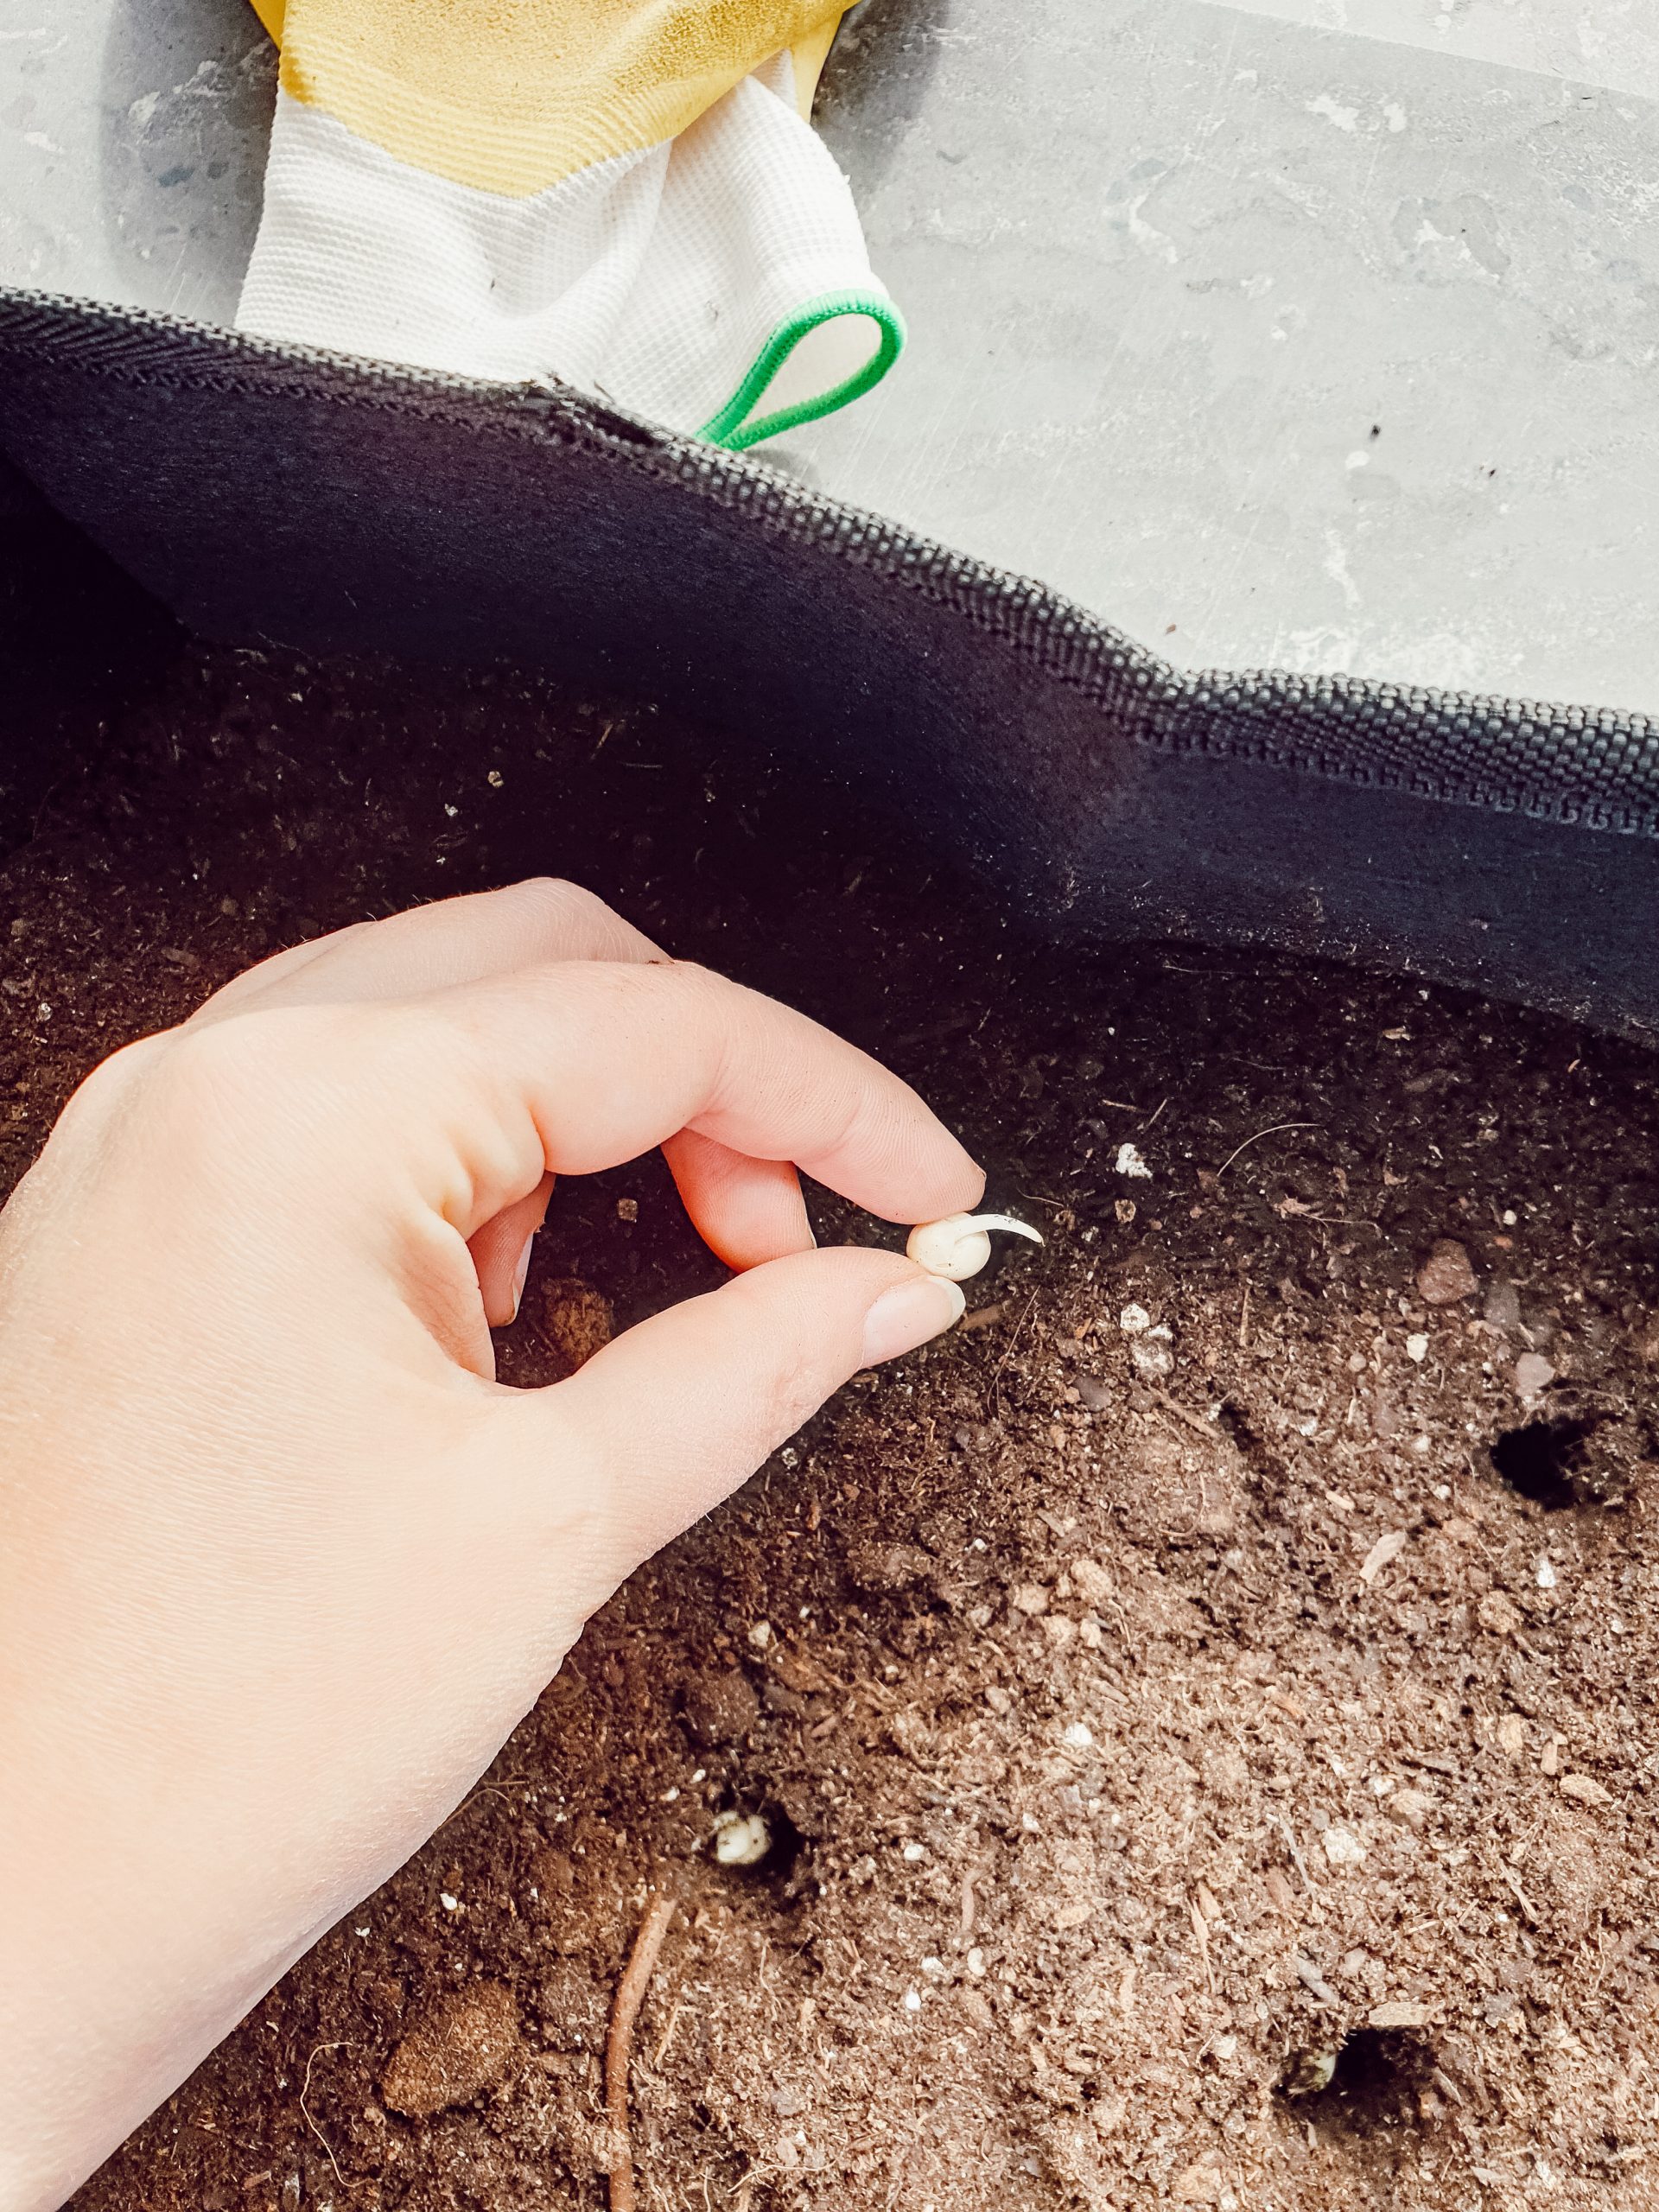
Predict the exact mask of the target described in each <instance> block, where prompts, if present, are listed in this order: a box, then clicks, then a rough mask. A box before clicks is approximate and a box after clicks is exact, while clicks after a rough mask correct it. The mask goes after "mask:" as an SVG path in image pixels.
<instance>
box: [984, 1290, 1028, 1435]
mask: <svg viewBox="0 0 1659 2212" xmlns="http://www.w3.org/2000/svg"><path fill="white" fill-rule="evenodd" d="M1036 1303H1037V1293H1036V1292H1035V1291H1034V1290H1033V1292H1032V1294H1031V1296H1030V1297H1029V1298H1028V1299H1027V1300H1026V1310H1025V1312H1024V1313H1022V1314H1021V1315H1020V1319H1018V1320H1017V1321H1016V1322H1015V1323H1014V1327H1013V1329H1012V1330H1011V1331H1010V1332H1009V1335H1008V1341H1007V1344H1005V1345H1004V1346H1003V1347H1002V1357H1001V1359H999V1360H998V1361H997V1363H996V1372H995V1375H993V1376H992V1377H991V1388H990V1393H989V1401H990V1402H989V1408H988V1418H989V1419H990V1420H992V1421H995V1420H996V1419H998V1417H999V1414H998V1408H1000V1406H1001V1387H1002V1370H1003V1369H1004V1368H1005V1367H1006V1366H1007V1363H1008V1362H1009V1361H1010V1360H1011V1359H1012V1358H1013V1357H1014V1346H1015V1345H1016V1344H1018V1343H1019V1341H1020V1333H1021V1332H1022V1331H1023V1330H1024V1328H1025V1325H1026V1324H1027V1321H1029V1320H1030V1319H1031V1315H1032V1308H1033V1306H1035V1305H1036Z"/></svg>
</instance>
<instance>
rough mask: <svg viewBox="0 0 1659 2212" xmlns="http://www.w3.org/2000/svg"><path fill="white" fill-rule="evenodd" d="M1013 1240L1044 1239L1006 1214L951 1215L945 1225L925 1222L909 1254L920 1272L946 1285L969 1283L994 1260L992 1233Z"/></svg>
mask: <svg viewBox="0 0 1659 2212" xmlns="http://www.w3.org/2000/svg"><path fill="white" fill-rule="evenodd" d="M994 1229H995V1230H1001V1231H1002V1232H1003V1233H1004V1234H1005V1235H1007V1236H1028V1237H1029V1238H1030V1239H1031V1241H1032V1243H1033V1244H1040V1243H1042V1241H1043V1240H1042V1238H1041V1236H1039V1234H1038V1232H1037V1231H1036V1230H1034V1229H1033V1227H1032V1226H1031V1224H1030V1223H1029V1222H1024V1221H1015V1220H1014V1217H1013V1216H1012V1215H1011V1214H1006V1213H949V1214H946V1216H945V1217H944V1220H943V1221H925V1222H923V1223H921V1224H919V1225H918V1227H917V1228H915V1229H912V1230H911V1232H910V1241H909V1243H907V1244H906V1247H905V1250H906V1254H907V1255H908V1256H909V1257H910V1258H911V1259H912V1260H914V1262H916V1264H917V1266H918V1268H926V1269H927V1272H928V1273H929V1274H931V1275H942V1276H943V1277H944V1280H945V1281H946V1282H966V1281H967V1280H968V1278H969V1275H976V1274H978V1273H979V1271H980V1269H981V1268H982V1267H983V1266H984V1265H985V1262H987V1261H988V1259H989V1258H990V1256H991V1239H990V1231H991V1230H994Z"/></svg>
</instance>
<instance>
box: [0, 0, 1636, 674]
mask: <svg viewBox="0 0 1659 2212" xmlns="http://www.w3.org/2000/svg"><path fill="white" fill-rule="evenodd" d="M1016 25H1017V27H1016ZM271 83H272V69H271V61H270V54H269V52H268V51H267V49H266V48H265V45H264V40H263V37H262V36H261V35H260V34H259V32H258V29H257V24H255V22H254V21H253V18H252V16H251V11H249V10H246V8H245V5H244V4H243V0H0V278H4V279H5V280H7V281H10V282H11V283H21V284H29V285H39V286H44V287H46V288H47V289H57V290H64V291H70V292H74V293H79V294H90V295H92V296H99V297H104V298H111V299H116V300H120V301H125V302H134V303H138V304H143V305H149V306H156V307H163V308H169V309H172V310H174V311H175V312H179V313H181V314H186V315H194V316H197V317H200V318H201V319H203V320H206V321H226V320H228V319H229V316H230V314H231V312H232V308H233V302H234V299H235V294H236V289H237V285H238V281H239V276H240V271H241V268H242V266H243V265H244V264H245V259H246V256H247V252H248V250H249V247H250V245H251V238H252V233H253V227H254V225H255V223H256V222H257V208H258V197H259V174H260V164H261V160H262V155H263V133H264V126H265V121H266V118H267V115H268V111H269V106H270V98H271ZM822 119H823V128H824V131H825V135H826V137H828V139H829V143H830V144H831V145H832V147H833V148H834V149H835V150H836V154H837V156H839V157H840V159H841V160H842V163H843V165H844V166H845V167H846V168H848V170H849V173H850V175H852V177H853V180H854V182H855V188H856V189H857V192H858V194H859V197H860V200H861V206H862V207H863V209H864V213H865V217H866V221H867V224H868V230H869V232H870V237H871V242H872V247H873V251H874V258H875V261H876V264H877V266H878V267H879V268H880V270H881V271H882V273H883V274H884V276H885V277H887V280H888V282H889V283H890V284H891V285H892V287H893V290H894V292H895V294H896V296H898V298H899V301H900V302H901V304H902V305H903V306H904V308H905V309H906V314H907V315H908V317H909V319H910V322H911V327H912V346H911V350H910V352H909V354H908V355H907V357H906V359H905V361H904V362H903V363H901V365H900V366H899V370H898V371H897V372H895V374H894V376H893V378H891V379H890V380H889V382H888V384H887V385H886V386H885V387H884V388H883V389H882V390H881V391H879V392H878V393H876V394H875V395H874V396H873V397H871V398H869V399H867V400H865V401H864V402H862V403H861V404H860V405H859V406H858V407H857V408H855V409H854V410H850V411H849V413H847V414H846V415H844V416H840V417H838V418H836V419H835V420H833V421H832V422H830V423H825V424H821V425H818V426H816V427H815V428H814V429H811V430H810V431H808V432H804V433H801V434H798V435H796V436H795V437H794V438H792V439H791V440H790V441H789V442H788V444H787V447H786V448H785V449H784V450H781V451H779V450H777V449H768V450H769V452H770V454H771V458H772V460H773V461H774V462H776V463H777V464H778V465H780V466H783V467H789V468H791V469H793V470H795V471H797V472H798V473H799V474H802V475H803V476H804V477H806V478H808V479H809V480H811V481H813V482H815V483H817V484H819V485H821V486H823V487H824V488H825V489H827V490H829V491H831V492H833V493H836V494H837V495H839V496H842V497H844V498H847V499H852V500H854V501H855V502H857V503H859V504H861V505H867V506H870V507H874V508H876V509H879V510H880V511H882V512H887V513H889V514H892V515H894V516H896V517H898V518H900V519H902V520H904V521H905V522H906V523H908V524H911V525H912V527H914V528H918V529H919V530H922V531H926V532H928V533H930V534H931V535H932V536H935V537H940V538H943V539H944V540H945V541H947V542H948V543H951V544H953V545H956V546H958V547H960V548H962V549H963V550H966V551H969V552H972V553H975V554H978V555H980V556H983V557H985V558H988V559H990V560H993V561H995V562H998V563H1003V564H1005V565H1007V566H1009V567H1012V568H1014V569H1021V570H1024V571H1027V572H1028V573H1031V574H1034V575H1039V576H1040V577H1041V578H1042V579H1043V580H1044V581H1045V582H1047V583H1049V584H1051V585H1052V586H1054V587H1055V588H1058V589H1059V590H1061V591H1064V592H1065V593H1068V594H1071V595H1072V596H1073V597H1075V598H1077V599H1078V600H1081V601H1084V603H1085V604H1087V605H1088V606H1090V607H1093V608H1095V609H1096V610H1098V611H1099V612H1100V613H1103V614H1105V615H1106V616H1107V617H1109V619H1110V620H1113V621H1115V622H1116V623H1118V624H1119V625H1120V626H1122V628H1124V629H1126V630H1127V631H1128V632H1130V633H1131V634H1132V635H1134V636H1135V637H1136V638H1138V639H1141V640H1143V641H1144V642H1146V643H1147V644H1149V645H1154V646H1155V647H1156V648H1157V649H1159V650H1160V651H1162V652H1166V653H1167V654H1169V655H1171V656H1172V657H1173V658H1177V659H1179V660H1181V661H1183V662H1185V663H1188V664H1195V665H1196V664H1230V665H1235V666H1239V665H1259V664H1284V665H1289V666H1292V667H1295V668H1300V669H1306V670H1338V669H1341V670H1351V671H1356V672H1359V673H1363V674H1368V675H1376V676H1386V677H1394V678H1397V679H1404V680H1408V681H1417V682H1421V683H1438V684H1445V685H1451V686H1454V687H1463V688H1469V689H1476V690H1497V691H1505V692H1513V693H1520V694H1523V695H1529V696H1535V697H1545V698H1550V697H1554V698H1567V699H1574V700H1579V701H1582V702H1586V703H1595V704H1602V705H1611V706H1617V707H1623V708H1627V709H1640V710H1644V711H1646V712H1649V713H1654V712H1659V628H1656V625H1655V622H1654V620H1653V614H1654V600H1655V596H1656V587H1659V520H1656V517H1659V10H1655V8H1654V7H1653V5H1652V0H1446V3H1445V5H1443V6H1440V5H1437V4H1436V0H1026V5H1025V6H1024V7H1023V8H1022V9H1021V10H1020V11H1019V14H1018V16H1017V19H1016V18H1015V17H1014V16H1010V13H1009V11H1008V10H1007V7H1006V5H1005V4H1003V0H869V4H868V6H867V7H865V8H864V9H862V10H860V11H859V13H858V15H857V16H855V18H854V20H853V22H852V24H851V25H850V26H849V29H848V31H847V32H846V33H845V34H843V37H842V42H841V45H840V47H839V48H838V49H837V53H836V56H835V58H834V60H832V63H831V67H830V72H829V78H828V80H827V83H826V88H825V96H824V100H823V114H822Z"/></svg>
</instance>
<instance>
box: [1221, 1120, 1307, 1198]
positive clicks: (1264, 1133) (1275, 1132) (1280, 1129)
mask: <svg viewBox="0 0 1659 2212" xmlns="http://www.w3.org/2000/svg"><path fill="white" fill-rule="evenodd" d="M1317 1128H1319V1123H1318V1122H1274V1125H1273V1127H1272V1128H1270V1129H1258V1130H1257V1131H1256V1133H1255V1135H1254V1136H1253V1137H1246V1138H1245V1140H1244V1141H1243V1144H1240V1145H1235V1146H1234V1147H1233V1149H1232V1150H1231V1151H1230V1153H1229V1154H1228V1155H1227V1157H1226V1159H1225V1160H1223V1161H1222V1163H1221V1165H1220V1166H1219V1167H1217V1170H1216V1180H1217V1183H1219V1182H1220V1180H1221V1179H1222V1177H1223V1176H1224V1174H1225V1173H1227V1170H1228V1169H1229V1168H1230V1166H1232V1164H1233V1162H1234V1161H1235V1160H1236V1159H1237V1158H1238V1155H1239V1154H1240V1153H1241V1152H1248V1151H1249V1148H1250V1147H1251V1146H1252V1145H1253V1144H1260V1143H1261V1141H1262V1138H1263V1137H1278V1136H1282V1135H1284V1133H1285V1131H1286V1130H1287V1129H1317Z"/></svg>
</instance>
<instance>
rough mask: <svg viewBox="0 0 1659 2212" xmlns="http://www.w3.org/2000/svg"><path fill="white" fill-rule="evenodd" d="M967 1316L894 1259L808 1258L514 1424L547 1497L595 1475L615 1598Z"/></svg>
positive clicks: (955, 1295)
mask: <svg viewBox="0 0 1659 2212" xmlns="http://www.w3.org/2000/svg"><path fill="white" fill-rule="evenodd" d="M963 1302H964V1301H963V1294H962V1292H961V1290H960V1288H959V1287H957V1284H955V1283H951V1282H942V1281H939V1280H938V1278H937V1277H935V1276H932V1275H928V1274H923V1273H922V1271H921V1270H920V1268H916V1267H913V1266H912V1264H911V1262H909V1261H908V1260H906V1259H904V1258H902V1257H901V1256H900V1255H899V1254H898V1253H896V1252H881V1251H868V1250H861V1249H854V1248H851V1247H842V1248H840V1249H831V1250H828V1251H820V1252H799V1253H794V1254H791V1255H790V1256H789V1257H788V1258H786V1259H781V1260H772V1261H769V1262H766V1265H764V1266H762V1267H758V1268H750V1269H749V1270H748V1272H747V1274H741V1275H739V1276H737V1277H736V1278H735V1279H734V1281H731V1282H728V1284H726V1285H725V1287H723V1288H722V1289H720V1290H717V1291H715V1292H712V1293H711V1294H709V1296H707V1297H703V1298H692V1299H688V1300H685V1302H684V1303H683V1305H679V1306H671V1307H670V1308H669V1309H668V1310H667V1311H666V1312H665V1313H658V1314H655V1315H653V1316H652V1319H650V1320H648V1321H642V1322H641V1323H640V1324H639V1326H638V1327H636V1328H632V1329H630V1330H629V1331H628V1332H626V1335H624V1336H621V1337H619V1338H616V1339H615V1341H614V1342H613V1343H612V1344H607V1346H606V1347H605V1349H604V1350H603V1351H601V1352H599V1353H598V1354H596V1355H595V1357H594V1358H592V1359H591V1360H589V1361H588V1364H587V1365H586V1366H585V1367H584V1368H582V1370H581V1371H580V1373H578V1374H576V1375H575V1376H572V1377H571V1378H570V1380H569V1382H568V1383H556V1384H554V1385H553V1386H552V1388H551V1389H546V1390H540V1391H536V1392H532V1393H528V1394H524V1395H521V1396H520V1397H518V1399H517V1400H516V1401H515V1402H512V1403H511V1404H509V1405H507V1406H505V1407H504V1408H503V1411H504V1413H505V1415H506V1417H507V1418H508V1419H509V1420H515V1421H518V1423H519V1424H520V1425H521V1426H520V1433H519V1438H518V1449H519V1451H520V1452H523V1453H524V1454H526V1455H527V1456H528V1460H529V1464H527V1465H524V1474H525V1476H526V1477H527V1478H531V1480H532V1481H533V1482H534V1483H535V1484H536V1485H537V1486H543V1485H545V1484H546V1483H547V1481H548V1480H549V1478H550V1465H556V1464H557V1459H558V1458H560V1457H563V1456H564V1455H566V1454H571V1456H572V1457H573V1458H574V1461H575V1465H578V1466H586V1467H588V1468H590V1469H592V1470H594V1471H595V1472H596V1475H597V1479H598V1482H599V1484H601V1486H602V1490H603V1493H604V1502H603V1503H602V1505H601V1510H600V1512H599V1514H598V1516H596V1517H597V1519H598V1521H599V1522H600V1524H601V1526H602V1527H604V1528H605V1529H606V1530H607V1537H608V1539H609V1543H608V1544H607V1548H609V1549H611V1551H612V1556H611V1557H610V1558H608V1559H607V1560H602V1561H600V1560H595V1561H594V1563H593V1564H594V1567H595V1568H596V1569H597V1571H598V1573H599V1575H600V1576H601V1579H605V1578H608V1579H606V1580H605V1591H606V1594H608V1592H609V1590H610V1589H611V1588H613V1587H614V1586H615V1584H616V1583H618V1582H620V1580H622V1579H623V1578H624V1577H625V1576H626V1575H627V1574H630V1573H632V1571H633V1569H634V1568H635V1567H637V1566H638V1565H639V1562H640V1561H641V1560H644V1559H647V1558H649V1557H650V1555H651V1554H652V1552H654V1551H656V1550H658V1548H660V1547H661V1546H662V1545H664V1544H665V1543H667V1542H668V1541H670V1540H671V1538H672V1537H675V1536H677V1535H679V1534H680V1532H681V1531H682V1529H688V1528H690V1525H691V1523H692V1522H694V1521H697V1520H700V1519H701V1518H702V1516H703V1515H704V1514H705V1513H707V1512H708V1511H709V1510H710V1508H711V1507H713V1506H715V1505H717V1504H718V1503H720V1501H721V1498H723V1497H728V1496H729V1494H730V1493H731V1492H732V1491H734V1490H736V1489H737V1488H738V1486H739V1485H740V1484H741V1483H743V1482H745V1481H747V1478H748V1477H749V1476H750V1475H752V1474H753V1472H754V1471H755V1469H756V1468H757V1467H758V1466H760V1465H761V1463H762V1462H763V1461H764V1460H765V1459H766V1457H767V1456H768V1454H769V1453H771V1452H774V1451H775V1450H776V1449H777V1448H778V1446H779V1445H780V1444H782V1443H783V1442H784V1441H785V1439H786V1438H788V1437H790V1436H792V1435H793V1434H794V1433H795V1431H796V1430H797V1429H798V1428H799V1427H800V1426H801V1424H802V1423H803V1421H806V1420H807V1419H808V1418H809V1417H810V1415H811V1414H815V1413H816V1412H817V1409H818V1408H819V1407H820V1406H821V1405H822V1404H823V1402H824V1400H825V1399H826V1398H828V1397H829V1395H830V1394H831V1393H832V1392H833V1391H835V1390H836V1389H839V1388H840V1387H841V1385H842V1383H845V1382H846V1381H847V1380H848V1379H849V1376H853V1375H855V1374H856V1373H857V1372H858V1370H860V1369H861V1368H864V1367H872V1366H875V1365H877V1364H878V1363H880V1362H881V1361H882V1360H887V1359H896V1358H898V1357H899V1355H900V1354H901V1353H904V1352H906V1351H914V1350H915V1349H916V1347H917V1346H918V1344H925V1343H926V1342H927V1341H928V1339H929V1338H931V1337H936V1336H938V1335H939V1334H940V1333H941V1332H943V1331H944V1330H945V1329H948V1328H950V1326H951V1325H952V1324H953V1323H954V1322H955V1321H957V1319H960V1317H961V1314H962V1310H963ZM573 1445H574V1446H575V1452H574V1453H572V1452H571V1447H572V1446H573Z"/></svg>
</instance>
